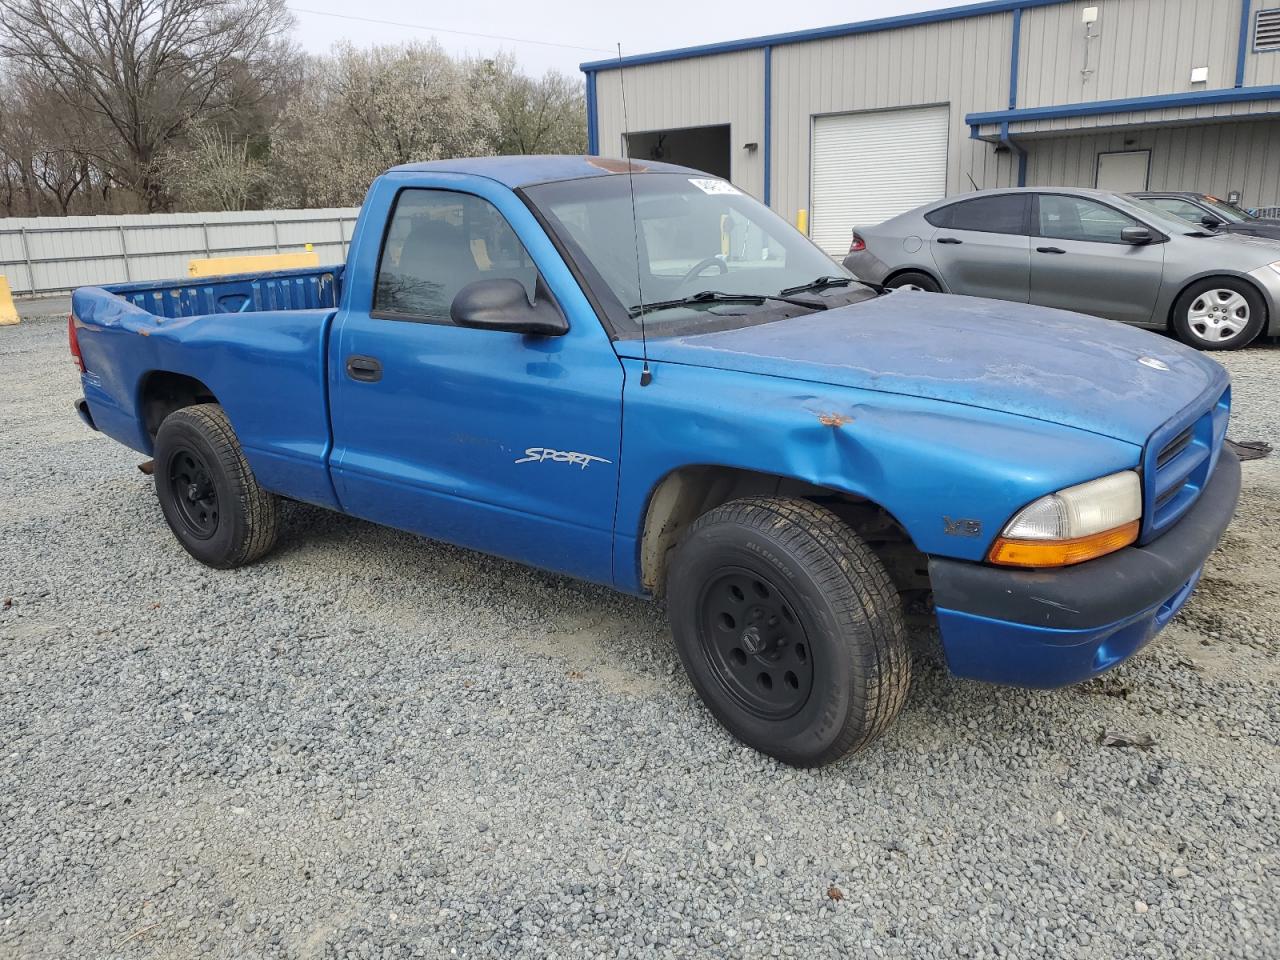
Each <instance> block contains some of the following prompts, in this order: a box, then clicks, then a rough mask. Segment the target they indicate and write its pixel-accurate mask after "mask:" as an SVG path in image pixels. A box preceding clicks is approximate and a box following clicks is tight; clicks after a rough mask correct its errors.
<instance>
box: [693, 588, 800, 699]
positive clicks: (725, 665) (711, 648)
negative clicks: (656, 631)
mask: <svg viewBox="0 0 1280 960" xmlns="http://www.w3.org/2000/svg"><path fill="white" fill-rule="evenodd" d="M794 606H795V604H794V602H793V601H790V600H787V599H786V597H785V596H784V594H783V592H782V590H781V589H780V588H779V587H778V586H777V585H776V584H775V583H773V582H772V581H771V580H770V579H769V578H768V577H766V576H765V575H763V574H760V573H756V572H753V571H751V570H747V569H746V568H744V567H726V568H725V569H724V571H723V572H722V573H721V574H720V575H718V576H714V577H713V579H712V580H710V581H709V582H708V583H707V585H706V586H705V587H704V588H703V590H702V596H701V597H700V599H699V602H698V607H699V614H698V640H699V642H700V644H701V647H702V655H703V656H704V657H706V659H707V661H708V662H709V663H710V664H711V665H712V668H713V670H714V671H715V676H716V679H717V680H718V681H719V682H720V684H721V686H722V687H723V689H724V692H725V693H726V694H727V695H728V696H730V697H733V698H734V699H736V700H737V701H738V702H739V703H740V704H741V705H742V708H743V709H744V710H748V711H750V712H751V713H753V714H755V715H756V716H758V717H762V718H765V719H775V720H781V719H785V718H786V717H790V716H794V715H795V714H796V713H797V712H798V711H799V710H800V708H801V707H803V706H804V705H805V702H806V701H807V700H808V699H809V694H810V692H811V691H812V690H813V670H814V666H813V654H812V653H811V652H810V650H809V640H808V637H807V636H806V635H805V631H804V626H803V625H802V624H801V623H800V620H799V618H798V617H797V616H796V615H795V613H794V612H792V611H793V609H794Z"/></svg>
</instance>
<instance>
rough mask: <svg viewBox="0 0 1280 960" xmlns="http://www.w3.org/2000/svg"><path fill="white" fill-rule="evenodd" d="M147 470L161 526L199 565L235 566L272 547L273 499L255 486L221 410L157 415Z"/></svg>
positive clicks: (206, 407)
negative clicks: (152, 459) (152, 480)
mask: <svg viewBox="0 0 1280 960" xmlns="http://www.w3.org/2000/svg"><path fill="white" fill-rule="evenodd" d="M154 473H155V482H156V497H157V499H159V501H160V509H161V510H162V511H163V512H164V518H165V520H166V521H168V523H169V529H171V530H172V531H173V535H174V536H175V537H177V538H178V542H179V543H180V544H182V546H183V548H184V549H186V551H187V552H188V553H189V554H191V555H192V556H193V557H195V558H196V559H197V560H199V561H200V562H201V563H204V564H207V565H208V566H211V567H218V568H223V569H225V568H229V567H238V566H242V565H244V564H246V563H252V562H253V561H254V560H257V559H258V558H259V557H261V556H263V554H265V553H267V552H268V551H269V550H270V549H271V548H272V547H274V546H275V543H276V538H277V537H278V536H279V533H280V508H279V502H278V500H277V499H276V497H275V496H274V495H272V494H270V493H268V492H267V491H266V490H263V489H262V487H261V486H259V485H258V481H257V479H256V478H255V477H254V475H253V470H252V469H250V467H249V463H248V461H247V460H245V458H244V452H243V451H242V450H241V449H240V442H239V441H238V440H237V439H236V435H235V433H234V432H233V431H232V429H231V424H230V422H229V421H228V420H227V415H226V414H225V413H224V412H223V410H222V407H220V406H218V405H217V404H215V403H201V404H196V405H195V406H190V407H183V408H182V409H181V410H176V411H174V412H173V413H171V414H169V416H167V417H165V419H164V422H163V423H161V424H160V429H159V431H157V433H156V443H155V471H154Z"/></svg>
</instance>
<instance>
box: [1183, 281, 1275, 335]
mask: <svg viewBox="0 0 1280 960" xmlns="http://www.w3.org/2000/svg"><path fill="white" fill-rule="evenodd" d="M1266 322H1267V308H1266V305H1265V304H1264V303H1263V301H1262V297H1261V296H1260V295H1259V294H1258V291H1257V290H1255V289H1254V288H1253V287H1252V286H1251V285H1250V284H1248V283H1246V282H1245V281H1243V280H1236V279H1234V278H1232V277H1209V278H1208V279H1206V280H1199V281H1197V282H1196V283H1193V284H1192V285H1191V286H1189V287H1187V289H1186V290H1184V291H1182V294H1181V295H1180V296H1179V297H1178V299H1177V301H1176V302H1175V303H1174V305H1173V330H1174V332H1175V333H1176V334H1177V335H1178V339H1179V340H1181V341H1182V342H1183V343H1185V344H1187V345H1188V346H1192V347H1195V348H1196V349H1197V350H1239V349H1240V348H1241V347H1247V346H1248V345H1249V344H1250V342H1252V341H1253V339H1254V338H1255V337H1257V335H1258V334H1259V333H1260V332H1261V331H1262V328H1263V326H1264V325H1265V324H1266Z"/></svg>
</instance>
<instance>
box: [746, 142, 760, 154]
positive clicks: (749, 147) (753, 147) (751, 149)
mask: <svg viewBox="0 0 1280 960" xmlns="http://www.w3.org/2000/svg"><path fill="white" fill-rule="evenodd" d="M742 149H743V150H745V151H747V153H755V152H756V151H757V150H759V149H760V144H758V143H756V142H755V141H754V140H752V141H751V142H750V143H744V144H743V145H742Z"/></svg>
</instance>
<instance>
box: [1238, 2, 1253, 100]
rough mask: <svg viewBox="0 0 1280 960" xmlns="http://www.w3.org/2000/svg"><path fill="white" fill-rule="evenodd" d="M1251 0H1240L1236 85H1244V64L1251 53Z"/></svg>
mask: <svg viewBox="0 0 1280 960" xmlns="http://www.w3.org/2000/svg"><path fill="white" fill-rule="evenodd" d="M1250 6H1251V0H1240V46H1239V47H1238V48H1237V49H1236V86H1237V87H1243V86H1244V64H1245V58H1246V57H1247V56H1248V55H1249V7H1250Z"/></svg>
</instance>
